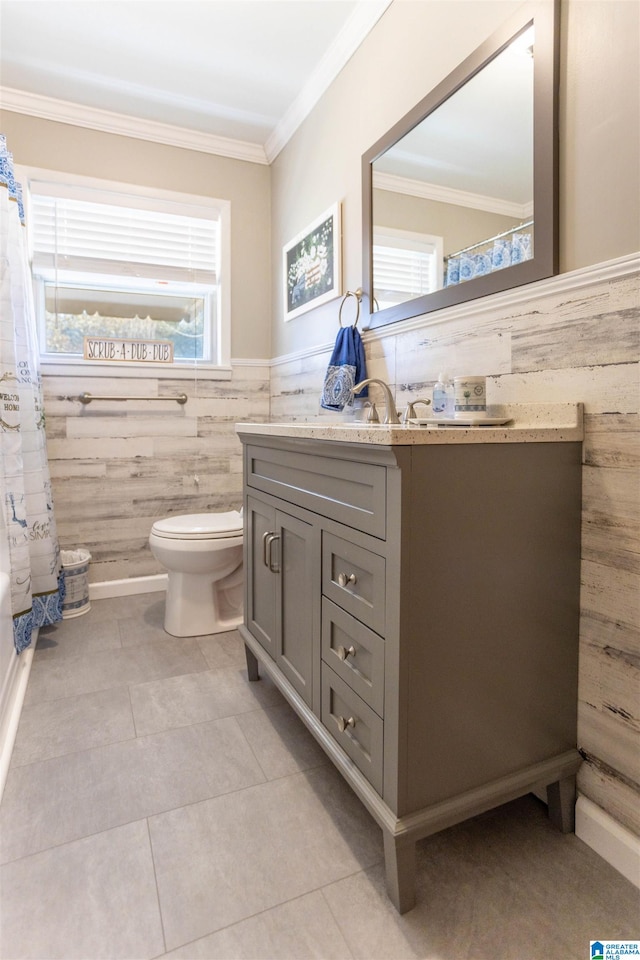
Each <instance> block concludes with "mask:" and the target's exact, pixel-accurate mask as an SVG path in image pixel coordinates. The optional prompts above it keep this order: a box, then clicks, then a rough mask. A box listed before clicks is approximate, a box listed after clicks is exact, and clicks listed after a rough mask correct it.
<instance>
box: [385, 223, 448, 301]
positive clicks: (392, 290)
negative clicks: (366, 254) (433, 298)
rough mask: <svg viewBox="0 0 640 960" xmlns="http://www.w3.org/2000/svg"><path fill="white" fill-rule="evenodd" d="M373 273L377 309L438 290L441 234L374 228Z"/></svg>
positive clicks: (440, 281) (440, 267)
mask: <svg viewBox="0 0 640 960" xmlns="http://www.w3.org/2000/svg"><path fill="white" fill-rule="evenodd" d="M373 275H374V277H375V281H376V285H375V290H374V294H375V298H376V301H377V309H378V310H383V309H384V308H385V307H391V306H393V305H394V304H396V303H404V302H405V301H406V300H413V299H414V297H421V296H422V295H423V294H425V293H431V292H432V291H433V290H438V289H439V288H440V287H441V286H442V237H436V236H431V235H430V234H426V233H412V232H409V231H407V230H394V229H392V228H391V227H380V228H376V229H375V230H374V234H373Z"/></svg>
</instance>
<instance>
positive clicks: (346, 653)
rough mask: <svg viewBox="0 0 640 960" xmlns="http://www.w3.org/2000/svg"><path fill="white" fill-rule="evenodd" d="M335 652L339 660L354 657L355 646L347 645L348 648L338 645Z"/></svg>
mask: <svg viewBox="0 0 640 960" xmlns="http://www.w3.org/2000/svg"><path fill="white" fill-rule="evenodd" d="M336 653H337V654H338V656H339V658H340V659H341V660H346V659H347V657H355V655H356V648H355V647H353V646H351V647H349V648H347V647H338V648H337V649H336Z"/></svg>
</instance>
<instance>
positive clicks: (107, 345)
mask: <svg viewBox="0 0 640 960" xmlns="http://www.w3.org/2000/svg"><path fill="white" fill-rule="evenodd" d="M84 359H85V360H99V361H100V362H101V363H111V362H122V361H125V362H128V363H173V343H172V342H171V341H170V340H116V339H115V337H114V338H111V337H85V338H84Z"/></svg>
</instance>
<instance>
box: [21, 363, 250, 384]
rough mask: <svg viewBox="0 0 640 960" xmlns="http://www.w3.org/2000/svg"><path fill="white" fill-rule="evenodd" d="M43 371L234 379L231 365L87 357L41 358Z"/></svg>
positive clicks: (141, 377)
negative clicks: (187, 364)
mask: <svg viewBox="0 0 640 960" xmlns="http://www.w3.org/2000/svg"><path fill="white" fill-rule="evenodd" d="M40 372H41V373H42V374H43V375H44V376H49V377H111V378H113V379H125V378H126V377H135V379H136V380H144V379H153V380H194V379H195V378H196V377H197V378H198V379H207V380H231V376H232V369H231V366H230V365H229V366H216V365H215V364H212V363H198V364H197V366H196V365H194V366H182V365H178V364H175V363H173V364H167V363H118V362H117V361H116V362H113V361H112V362H109V363H99V362H96V361H93V360H92V361H89V362H87V361H86V360H69V359H67V360H53V359H51V358H47V357H41V358H40Z"/></svg>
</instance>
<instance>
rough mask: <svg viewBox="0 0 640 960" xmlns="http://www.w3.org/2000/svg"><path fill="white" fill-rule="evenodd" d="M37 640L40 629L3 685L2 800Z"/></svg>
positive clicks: (0, 735)
mask: <svg viewBox="0 0 640 960" xmlns="http://www.w3.org/2000/svg"><path fill="white" fill-rule="evenodd" d="M37 640H38V631H37V630H34V632H33V636H32V639H31V646H29V647H27V649H26V650H23V651H22V653H21V654H20V656H16V657H15V659H14V661H13V663H12V666H11V669H10V670H9V671H8V673H7V676H6V677H5V682H4V684H3V687H2V696H1V712H0V800H1V799H2V794H3V792H4V785H5V783H6V781H7V774H8V772H9V764H10V763H11V754H12V752H13V745H14V743H15V741H16V733H17V732H18V723H19V722H20V713H21V712H22V704H23V702H24V695H25V693H26V692H27V682H28V680H29V673H30V672H31V663H32V661H33V653H34V650H35V648H36V643H37Z"/></svg>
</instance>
